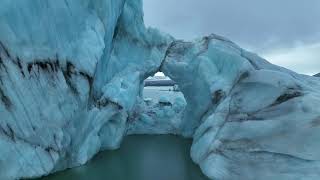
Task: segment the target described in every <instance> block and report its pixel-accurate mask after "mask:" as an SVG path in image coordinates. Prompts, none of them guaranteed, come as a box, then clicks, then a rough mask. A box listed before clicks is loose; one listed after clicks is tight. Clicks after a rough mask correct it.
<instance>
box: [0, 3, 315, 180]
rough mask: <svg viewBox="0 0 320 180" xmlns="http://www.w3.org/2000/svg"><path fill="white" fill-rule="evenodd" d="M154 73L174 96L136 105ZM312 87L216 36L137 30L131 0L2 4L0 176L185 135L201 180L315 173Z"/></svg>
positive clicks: (32, 173)
mask: <svg viewBox="0 0 320 180" xmlns="http://www.w3.org/2000/svg"><path fill="white" fill-rule="evenodd" d="M158 71H161V72H163V73H164V74H165V75H167V76H169V77H170V78H171V79H172V80H173V81H174V82H175V83H177V85H178V86H179V89H180V90H181V92H182V93H183V96H184V97H160V98H159V100H158V101H145V100H144V98H143V93H142V92H143V88H144V80H145V79H146V78H147V77H149V76H151V75H153V74H155V73H156V72H158ZM319 87H320V81H319V80H318V78H317V77H311V76H307V75H301V74H297V73H295V72H293V71H290V70H288V69H285V68H282V67H279V66H276V65H273V64H270V63H269V62H268V61H266V60H264V59H262V58H261V57H259V56H258V55H256V54H253V53H250V52H248V51H246V50H244V49H242V48H240V47H239V46H237V45H236V44H235V43H233V42H231V41H230V40H228V39H226V38H224V37H221V36H218V35H214V34H212V35H209V36H206V37H204V38H200V39H196V40H194V41H193V42H185V41H182V40H176V39H175V38H174V37H172V36H170V35H168V34H165V33H162V32H160V31H159V30H157V29H153V28H146V27H145V25H144V22H143V10H142V0H131V1H129V0H127V1H126V0H56V1H50V0H32V1H31V0H25V1H18V0H2V1H1V6H0V155H1V156H0V179H4V180H6V179H20V178H35V177H41V176H44V175H48V174H51V173H54V172H57V171H60V170H64V169H67V168H72V167H76V166H80V165H83V164H85V163H86V162H87V161H88V160H90V159H91V158H92V157H93V156H94V155H95V154H97V153H98V152H99V151H101V150H105V149H116V148H118V147H119V146H120V145H121V141H122V139H123V137H124V136H126V135H130V134H176V135H181V136H184V137H191V138H193V145H192V148H191V157H192V159H193V161H194V162H195V163H197V164H199V166H200V167H201V169H202V171H203V173H204V174H205V175H207V176H208V177H209V178H211V179H231V180H232V179H261V180H264V179H290V180H291V179H302V178H303V179H318V178H320V152H319V151H318V150H319V148H320V142H319V141H318V139H319V137H320V133H319V132H320V131H319V130H320V109H319V108H318V107H319V105H320V92H319V91H318V90H319Z"/></svg>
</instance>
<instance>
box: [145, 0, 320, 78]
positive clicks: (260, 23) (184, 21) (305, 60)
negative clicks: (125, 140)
mask: <svg viewBox="0 0 320 180" xmlns="http://www.w3.org/2000/svg"><path fill="white" fill-rule="evenodd" d="M144 10H145V21H146V24H147V25H150V26H153V27H157V28H159V29H161V30H162V31H164V32H168V33H170V34H172V35H173V36H175V37H176V38H179V39H187V40H190V39H193V38H196V37H201V36H203V35H207V34H210V33H216V34H219V35H223V36H226V37H227V38H229V39H231V40H232V41H234V42H236V43H238V44H239V45H240V46H242V47H244V48H246V49H249V50H251V51H254V52H257V53H259V54H261V55H263V56H264V55H266V56H268V57H270V58H272V59H269V60H270V61H271V62H273V63H276V64H279V65H283V66H286V67H288V68H290V69H293V70H297V71H299V72H301V73H309V74H310V73H312V72H314V71H317V70H318V71H319V72H320V58H319V53H310V51H309V50H308V48H304V47H309V46H312V45H313V44H318V43H319V42H320V23H319V20H320V1H319V0H307V1H301V0H144ZM296 47H299V49H302V50H299V57H298V56H296V54H297V52H296V51H297V48H296ZM317 48H318V49H316V50H315V51H312V52H320V47H317ZM304 49H306V50H305V53H304V52H300V51H304ZM275 51H278V54H277V53H274V52H275ZM284 53H285V54H289V55H283V54H284ZM270 54H272V55H270ZM303 55H305V56H303ZM289 58H290V59H289ZM310 65H311V66H312V70H311V69H310Z"/></svg>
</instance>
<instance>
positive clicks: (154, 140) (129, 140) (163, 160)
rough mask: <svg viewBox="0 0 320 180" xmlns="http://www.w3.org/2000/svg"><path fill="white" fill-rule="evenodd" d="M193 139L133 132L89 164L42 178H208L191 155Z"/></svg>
mask: <svg viewBox="0 0 320 180" xmlns="http://www.w3.org/2000/svg"><path fill="white" fill-rule="evenodd" d="M190 146H191V140H190V139H183V138H180V137H177V136H171V135H162V136H154V135H134V136H128V137H126V138H125V139H124V141H123V143H122V145H121V148H120V149H118V150H115V151H104V152H101V153H99V154H98V155H97V156H96V157H94V158H93V159H92V160H91V161H90V162H89V163H88V164H86V165H85V166H82V167H78V168H74V169H71V170H67V171H64V172H59V173H57V174H54V175H51V176H48V177H45V178H41V179H42V180H207V178H206V177H205V176H204V175H203V174H202V173H201V171H200V168H199V167H198V166H197V165H196V164H194V163H193V162H192V160H191V158H190V155H189V153H190Z"/></svg>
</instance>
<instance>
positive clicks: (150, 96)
mask: <svg viewBox="0 0 320 180" xmlns="http://www.w3.org/2000/svg"><path fill="white" fill-rule="evenodd" d="M143 84H144V87H143V92H142V101H143V102H140V103H138V106H136V108H135V110H134V111H133V112H132V114H131V116H130V118H129V132H128V133H129V134H141V133H143V134H144V133H148V134H180V133H181V131H180V129H181V120H182V116H183V112H184V109H185V107H186V105H187V103H186V101H185V98H184V95H183V93H182V92H181V91H180V90H179V87H178V84H177V83H176V82H174V81H173V80H171V79H170V78H169V77H167V76H165V75H164V74H163V73H162V72H157V73H155V74H153V75H152V76H149V77H148V78H146V79H145V80H144V83H143Z"/></svg>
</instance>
